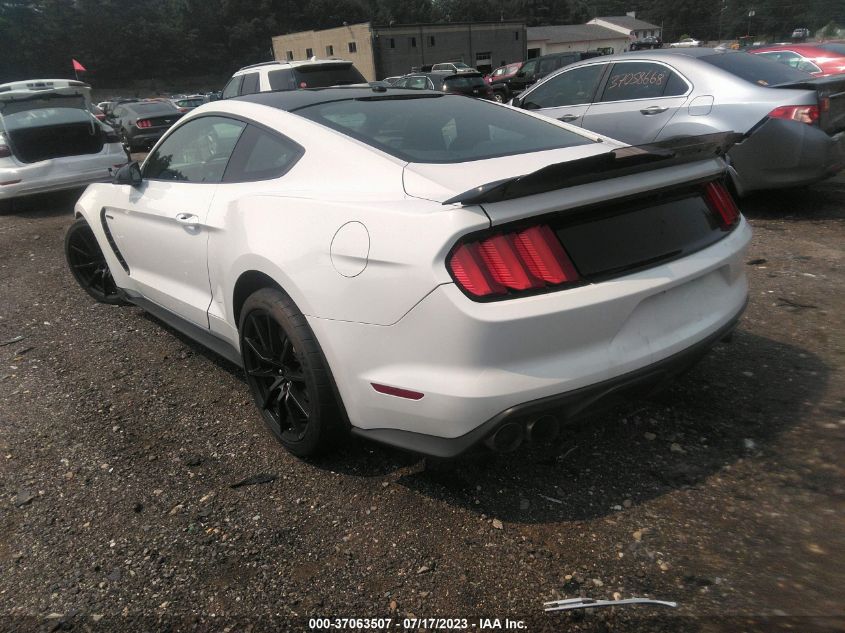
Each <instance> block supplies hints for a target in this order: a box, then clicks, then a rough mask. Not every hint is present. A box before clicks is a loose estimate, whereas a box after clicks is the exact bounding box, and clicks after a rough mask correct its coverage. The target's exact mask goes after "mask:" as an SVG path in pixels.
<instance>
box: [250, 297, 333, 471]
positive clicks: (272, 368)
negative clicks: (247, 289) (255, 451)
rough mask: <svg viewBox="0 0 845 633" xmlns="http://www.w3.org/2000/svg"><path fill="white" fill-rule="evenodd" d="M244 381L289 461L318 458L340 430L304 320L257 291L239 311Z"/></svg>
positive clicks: (281, 300) (285, 300)
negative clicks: (291, 458)
mask: <svg viewBox="0 0 845 633" xmlns="http://www.w3.org/2000/svg"><path fill="white" fill-rule="evenodd" d="M239 330H240V343H241V356H242V358H243V365H244V371H245V373H246V380H247V383H248V384H249V388H250V391H251V392H252V397H253V400H254V401H255V404H256V406H258V409H259V411H260V412H261V417H262V418H263V419H264V422H265V424H266V425H267V427H268V428H269V429H270V431H271V432H272V433H273V435H274V436H275V437H276V438H277V439H278V440H279V441H280V442H281V443H282V445H284V447H285V448H287V449H288V450H289V451H290V452H291V453H293V454H294V455H298V456H300V457H306V456H310V455H315V454H318V453H321V452H324V451H325V449H327V448H328V447H330V446H331V445H332V443H333V442H334V440H335V439H336V438H337V437H338V435H339V433H340V430H341V429H342V422H341V414H340V408H339V407H338V404H337V399H336V398H335V395H334V392H333V389H332V385H331V377H330V374H329V371H328V369H327V367H326V364H325V360H324V359H323V355H322V352H321V350H320V347H319V345H318V343H317V341H316V339H315V338H314V334H313V332H312V331H311V328H310V327H309V326H308V323H307V322H306V320H305V317H304V316H303V315H302V313H301V312H300V311H299V309H298V308H297V307H296V305H295V304H294V303H293V301H292V300H291V298H290V297H288V296H287V295H286V294H285V293H283V292H281V291H279V290H277V289H274V288H264V289H262V290H258V291H257V292H255V293H254V294H252V295H250V297H249V298H248V299H247V300H246V302H245V303H244V305H243V308H242V309H241V318H240V328H239Z"/></svg>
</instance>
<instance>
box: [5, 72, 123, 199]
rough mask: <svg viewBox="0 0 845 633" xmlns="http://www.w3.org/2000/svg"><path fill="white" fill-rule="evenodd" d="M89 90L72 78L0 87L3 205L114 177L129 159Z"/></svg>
mask: <svg viewBox="0 0 845 633" xmlns="http://www.w3.org/2000/svg"><path fill="white" fill-rule="evenodd" d="M90 94H91V89H90V87H89V86H88V85H87V84H84V83H82V82H80V81H74V80H68V79H43V80H30V81H19V82H13V83H6V84H2V85H0V204H3V205H4V206H7V205H8V204H10V202H9V201H10V200H12V199H13V198H17V197H20V196H26V195H31V194H36V193H45V192H49V191H59V190H63V189H73V188H76V187H82V186H85V185H87V184H89V183H92V182H104V181H109V180H111V178H112V174H113V173H114V171H116V170H117V169H119V168H120V167H121V166H123V165H124V164H125V163H126V162H127V156H126V153H125V152H124V151H123V147H122V146H121V144H120V140H119V138H118V137H117V135H116V134H115V132H114V130H112V129H111V128H110V127H109V126H107V125H105V124H104V123H102V122H100V121H98V120H97V118H96V117H95V116H94V115H93V114H92V113H91V109H90V108H91V98H90Z"/></svg>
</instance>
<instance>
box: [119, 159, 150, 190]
mask: <svg viewBox="0 0 845 633" xmlns="http://www.w3.org/2000/svg"><path fill="white" fill-rule="evenodd" d="M143 180H144V178H143V176H141V167H140V166H139V165H138V161H136V160H133V161H132V162H131V163H127V164H126V165H124V166H123V167H121V168H120V169H118V170H117V173H116V174H115V175H114V178H113V179H112V183H113V184H115V185H130V186H132V187H137V186H138V185H140V184H141V182H142V181H143Z"/></svg>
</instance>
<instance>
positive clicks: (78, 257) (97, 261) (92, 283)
mask: <svg viewBox="0 0 845 633" xmlns="http://www.w3.org/2000/svg"><path fill="white" fill-rule="evenodd" d="M65 259H66V260H67V265H68V268H70V272H71V273H72V274H73V277H74V279H76V281H77V283H78V284H79V285H80V286H81V287H82V289H83V290H84V291H85V292H87V293H88V294H89V295H91V296H92V297H93V298H94V299H95V300H97V301H99V302H100V303H107V304H109V305H126V300H125V299H124V298H123V294H122V293H121V292H120V290H119V289H118V287H117V284H116V283H115V281H114V277H112V274H111V269H109V265H108V262H107V261H106V257H105V255H103V251H102V249H101V248H100V245H99V244H98V243H97V238H96V236H95V235H94V231H92V230H91V227H90V226H89V225H88V222H86V221H85V219H84V218H79V219H78V220H76V221H75V222H74V223H73V224H71V225H70V228H69V229H68V230H67V233H65Z"/></svg>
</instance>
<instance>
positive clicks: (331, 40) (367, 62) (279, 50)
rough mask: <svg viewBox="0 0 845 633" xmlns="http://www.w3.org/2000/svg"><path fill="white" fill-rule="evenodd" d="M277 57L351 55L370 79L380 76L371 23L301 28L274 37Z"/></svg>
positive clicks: (339, 56) (297, 58) (321, 57)
mask: <svg viewBox="0 0 845 633" xmlns="http://www.w3.org/2000/svg"><path fill="white" fill-rule="evenodd" d="M273 57H274V59H276V60H277V61H292V60H295V59H296V60H300V59H309V58H311V57H319V58H320V59H329V58H337V59H348V60H349V61H351V62H352V63H353V64H355V68H357V69H358V70H359V71H361V74H362V75H364V77H365V78H366V79H367V81H375V80H376V67H375V60H374V59H373V43H372V29H371V28H370V23H369V22H366V23H364V24H350V25H348V26H339V27H337V28H334V29H324V30H322V31H300V32H298V33H291V34H289V35H277V36H276V37H274V38H273Z"/></svg>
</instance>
